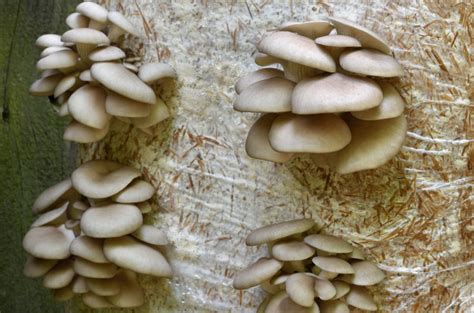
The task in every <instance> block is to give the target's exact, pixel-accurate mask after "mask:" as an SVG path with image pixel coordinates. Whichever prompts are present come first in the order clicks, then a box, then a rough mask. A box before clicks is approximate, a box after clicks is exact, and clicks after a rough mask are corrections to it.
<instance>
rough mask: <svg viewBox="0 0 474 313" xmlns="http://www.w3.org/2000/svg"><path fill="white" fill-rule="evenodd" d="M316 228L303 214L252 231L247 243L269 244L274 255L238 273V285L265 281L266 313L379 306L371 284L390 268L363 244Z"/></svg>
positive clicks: (263, 306) (341, 311)
mask: <svg viewBox="0 0 474 313" xmlns="http://www.w3.org/2000/svg"><path fill="white" fill-rule="evenodd" d="M314 228H315V223H314V221H313V220H311V219H298V220H292V221H286V222H282V223H278V224H273V225H268V226H265V227H262V228H259V229H256V230H254V231H252V232H251V233H250V234H249V235H248V236H247V239H246V244H247V245H248V246H258V245H262V244H267V246H268V249H269V252H270V254H271V256H270V257H266V258H261V259H259V260H257V261H256V262H255V263H253V264H251V265H250V266H248V267H247V268H246V269H244V270H243V271H241V272H239V273H237V274H236V276H235V277H234V283H233V286H234V288H235V289H239V290H242V289H248V288H251V287H254V286H257V285H260V286H261V287H262V288H263V289H264V290H265V291H267V292H268V293H269V294H270V295H269V296H268V297H267V298H266V299H265V300H264V301H263V302H262V303H261V304H260V306H259V308H258V310H257V312H261V313H287V312H308V313H309V312H311V313H317V312H321V313H325V312H326V313H329V312H338V313H346V312H347V313H348V312H350V311H349V306H352V307H354V308H358V309H362V310H366V311H376V310H377V305H376V303H375V302H374V300H373V298H372V295H371V294H370V292H369V291H368V289H367V288H366V287H367V286H372V285H375V284H377V283H379V282H381V281H382V280H383V279H384V277H385V275H384V273H383V272H382V271H381V270H380V269H379V268H378V267H377V266H376V265H375V264H373V263H372V262H370V261H367V260H365V256H364V253H363V252H362V250H361V249H360V248H358V247H355V246H352V245H351V244H349V243H348V242H346V241H344V240H343V239H340V238H338V237H334V236H331V235H326V234H321V233H318V232H316V231H315V230H314Z"/></svg>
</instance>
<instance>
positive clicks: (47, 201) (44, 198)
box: [33, 178, 73, 214]
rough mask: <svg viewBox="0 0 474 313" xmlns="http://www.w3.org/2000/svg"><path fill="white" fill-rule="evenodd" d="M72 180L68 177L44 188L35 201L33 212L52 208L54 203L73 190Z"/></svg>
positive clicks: (41, 211)
mask: <svg viewBox="0 0 474 313" xmlns="http://www.w3.org/2000/svg"><path fill="white" fill-rule="evenodd" d="M72 190H73V189H72V181H71V179H70V178H67V179H65V180H63V181H61V182H59V183H57V184H55V185H53V186H51V187H49V188H47V189H46V190H44V191H43V192H42V193H41V194H40V195H39V196H38V198H36V200H35V202H34V203H33V213H36V214H38V213H43V212H45V211H48V209H51V207H52V206H53V204H55V203H56V202H58V200H59V201H61V199H62V197H63V196H64V195H66V194H67V193H69V192H70V191H72Z"/></svg>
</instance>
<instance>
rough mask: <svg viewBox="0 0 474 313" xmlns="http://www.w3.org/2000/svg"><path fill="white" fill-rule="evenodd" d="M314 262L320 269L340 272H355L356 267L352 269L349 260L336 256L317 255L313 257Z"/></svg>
mask: <svg viewBox="0 0 474 313" xmlns="http://www.w3.org/2000/svg"><path fill="white" fill-rule="evenodd" d="M313 263H314V265H316V266H317V267H319V268H320V269H322V270H324V271H328V272H333V273H340V274H353V273H354V269H352V266H351V265H350V264H349V263H348V262H347V261H345V260H343V259H340V258H336V257H330V256H317V257H314V258H313Z"/></svg>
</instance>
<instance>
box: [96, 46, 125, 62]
mask: <svg viewBox="0 0 474 313" xmlns="http://www.w3.org/2000/svg"><path fill="white" fill-rule="evenodd" d="M125 57H126V55H125V52H123V50H122V49H120V48H119V47H116V46H106V47H98V48H96V49H95V50H94V51H92V52H91V53H90V54H89V55H88V58H89V60H91V61H92V62H107V61H115V60H119V59H123V58H125Z"/></svg>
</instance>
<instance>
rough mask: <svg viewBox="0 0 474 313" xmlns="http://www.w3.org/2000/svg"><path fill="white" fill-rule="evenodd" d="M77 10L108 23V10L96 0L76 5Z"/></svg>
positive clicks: (98, 20)
mask: <svg viewBox="0 0 474 313" xmlns="http://www.w3.org/2000/svg"><path fill="white" fill-rule="evenodd" d="M76 11H77V12H79V13H81V14H82V15H84V16H87V17H88V18H90V19H91V20H94V21H97V22H100V23H106V22H107V15H108V11H107V10H106V9H105V8H104V7H102V6H100V5H98V4H97V3H94V2H82V3H79V4H78V5H77V7H76Z"/></svg>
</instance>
